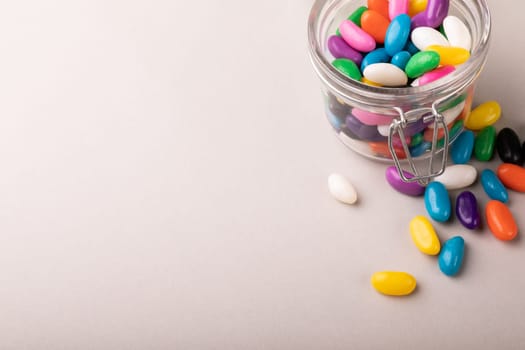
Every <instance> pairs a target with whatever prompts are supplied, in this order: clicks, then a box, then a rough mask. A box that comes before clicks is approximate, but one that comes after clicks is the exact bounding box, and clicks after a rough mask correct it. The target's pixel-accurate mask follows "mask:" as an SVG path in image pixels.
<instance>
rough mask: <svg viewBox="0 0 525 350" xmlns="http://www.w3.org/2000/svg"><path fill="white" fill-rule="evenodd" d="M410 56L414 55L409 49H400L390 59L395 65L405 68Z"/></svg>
mask: <svg viewBox="0 0 525 350" xmlns="http://www.w3.org/2000/svg"><path fill="white" fill-rule="evenodd" d="M410 57H412V55H411V54H410V52H408V51H400V52H398V53H396V54H395V55H394V57H392V60H390V63H392V64H393V65H396V66H398V67H399V69H401V70H405V67H406V66H407V63H408V61H409V60H410Z"/></svg>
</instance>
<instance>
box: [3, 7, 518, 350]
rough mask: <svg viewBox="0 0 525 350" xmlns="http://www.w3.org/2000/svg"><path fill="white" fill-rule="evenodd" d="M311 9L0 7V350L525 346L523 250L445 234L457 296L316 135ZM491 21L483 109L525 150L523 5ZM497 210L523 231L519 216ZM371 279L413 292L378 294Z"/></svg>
mask: <svg viewBox="0 0 525 350" xmlns="http://www.w3.org/2000/svg"><path fill="white" fill-rule="evenodd" d="M310 5H311V2H310V1H307V0H267V1H257V2H255V1H241V0H225V1H213V0H205V1H194V2H192V1H181V0H175V1H173V0H171V1H168V0H150V1H145V0H140V1H139V0H126V1H124V0H77V1H69V0H47V1H41V0H17V1H7V0H4V1H2V6H1V7H0V116H1V119H0V120H1V125H0V164H1V166H0V348H1V349H53V350H56V349H178V350H190V349H191V350H193V349H195V350H207V349H221V350H222V349H224V350H233V349H301V350H307V349H443V348H447V349H460V348H469V349H473V348H476V349H495V348H499V349H523V348H524V347H525V332H524V326H525V321H524V316H523V313H524V311H525V297H524V290H525V276H524V274H523V266H524V265H525V246H524V240H523V238H521V239H518V240H517V241H516V242H513V243H502V242H500V241H497V240H496V239H495V238H494V237H493V236H492V235H491V234H490V233H489V232H488V230H487V229H484V230H483V231H482V232H479V233H472V232H467V231H466V230H465V229H463V228H462V227H461V225H460V224H459V223H458V222H457V221H455V222H453V223H451V224H449V225H437V229H438V232H439V235H440V237H441V238H442V239H443V240H445V239H446V238H448V237H450V236H453V235H462V236H463V237H464V238H465V240H466V243H467V251H466V257H465V264H464V268H463V271H462V273H461V275H460V276H458V277H456V278H448V277H446V276H444V275H443V274H441V272H440V271H439V269H438V267H437V261H436V259H435V258H433V257H428V256H424V255H422V254H421V253H419V251H417V250H416V249H415V247H414V246H413V244H412V243H411V240H410V236H409V234H408V231H407V225H408V222H409V220H410V219H411V218H412V217H413V216H414V215H417V214H424V213H425V212H424V206H423V201H422V199H413V198H408V197H404V196H402V195H399V194H397V193H395V192H394V191H393V190H392V189H391V188H390V187H389V186H388V185H387V184H386V183H385V181H384V180H383V176H384V175H383V174H384V168H385V166H384V165H382V164H376V163H373V162H370V161H367V160H364V159H362V158H361V157H359V156H357V155H355V154H353V153H352V152H351V151H350V150H348V149H346V148H345V147H344V146H343V145H342V144H341V143H340V142H339V141H338V140H337V139H336V138H335V136H334V134H333V132H332V131H331V129H330V126H329V124H328V123H327V122H326V120H325V119H324V117H323V114H322V111H323V106H322V104H321V103H322V101H321V95H320V91H319V83H318V80H317V78H316V77H315V75H314V73H313V69H312V68H311V66H310V62H309V60H308V56H307V48H306V19H307V15H308V12H309V8H310ZM490 5H491V8H492V12H493V16H494V21H493V23H494V30H493V43H492V49H491V53H490V58H489V62H488V64H487V66H486V70H485V72H484V74H483V76H482V77H481V78H480V81H479V86H478V90H477V95H476V101H477V102H479V101H484V100H486V99H496V100H498V101H500V102H501V104H502V107H503V114H504V116H503V117H504V119H503V120H502V121H501V122H500V123H499V124H498V126H499V127H502V126H503V125H506V124H508V125H512V126H514V127H516V128H517V130H519V132H520V134H521V135H522V136H523V137H525V119H524V118H523V114H524V112H523V111H524V110H525V98H524V97H523V90H522V87H523V84H522V83H523V81H525V70H523V68H522V67H523V54H524V52H525V51H523V50H524V43H525V40H524V39H523V37H522V36H521V34H518V33H521V32H522V31H523V26H522V18H523V11H525V6H524V5H522V4H521V3H519V2H516V1H511V0H504V1H497V2H496V1H493V0H492V1H491V3H490ZM479 166H480V168H481V165H479ZM489 166H490V167H492V168H494V167H496V166H497V162H496V161H495V162H493V163H491V164H490V165H489ZM332 172H341V173H343V174H345V175H347V176H348V177H349V178H350V179H351V180H352V181H353V183H354V184H355V186H356V188H357V189H358V192H359V198H360V200H359V205H357V206H354V207H350V206H344V205H341V204H339V203H337V202H336V201H335V200H334V199H333V198H332V197H330V195H329V193H328V191H327V188H326V187H327V186H326V180H327V176H328V175H329V174H330V173H332ZM475 191H476V192H477V193H478V194H480V196H479V199H480V201H481V202H482V203H485V202H486V201H487V197H486V196H485V195H484V194H482V191H481V189H480V187H479V185H477V186H476V187H475ZM511 209H512V211H513V212H514V213H515V214H516V218H517V221H518V224H519V226H520V227H522V228H524V230H525V216H523V215H521V214H522V213H523V211H524V209H525V196H524V195H522V194H516V193H512V194H511ZM524 232H525V231H524ZM384 269H396V270H405V271H408V272H410V273H412V274H413V275H415V276H416V277H417V280H418V283H419V287H418V289H417V292H416V293H415V294H414V295H412V296H411V297H408V298H401V299H400V298H389V297H384V296H381V295H379V294H377V293H376V292H375V291H374V290H373V289H372V288H371V286H370V284H369V278H370V275H371V274H372V273H373V272H375V271H377V270H384Z"/></svg>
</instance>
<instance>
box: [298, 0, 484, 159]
mask: <svg viewBox="0 0 525 350" xmlns="http://www.w3.org/2000/svg"><path fill="white" fill-rule="evenodd" d="M308 29H309V44H310V55H311V59H312V62H313V65H314V68H315V70H316V72H317V74H318V76H319V78H320V79H321V83H322V84H321V85H322V90H323V93H324V96H325V112H326V115H327V117H328V120H329V121H330V124H331V125H332V127H333V128H334V130H335V131H336V132H337V134H338V136H339V138H340V139H341V140H342V141H343V142H344V143H345V144H346V145H347V146H349V147H350V148H352V149H353V150H355V151H357V152H358V153H360V154H362V155H364V156H367V157H370V158H373V159H378V160H392V159H394V160H396V159H406V158H409V159H410V160H411V159H416V160H417V159H425V158H428V157H429V156H430V155H431V154H435V153H439V152H440V151H443V150H444V149H445V148H447V147H448V144H449V143H450V142H452V141H453V140H454V139H455V137H456V136H457V135H459V134H460V132H461V130H462V129H463V122H462V121H463V120H464V119H465V118H466V117H467V116H468V114H469V113H470V110H471V105H472V99H473V93H474V83H475V80H476V78H477V77H478V75H479V74H480V72H481V70H482V68H483V65H484V63H485V61H486V57H487V52H488V41H489V35H490V15H489V12H488V8H487V4H486V3H485V1H476V2H473V1H465V0H460V1H448V0H428V1H421V0H418V1H414V0H390V1H388V0H369V1H355V0H354V1H352V0H346V1H345V0H317V1H316V2H315V3H314V5H313V8H312V12H311V15H310V19H309V28H308ZM408 116H410V117H408ZM437 120H439V121H440V122H441V123H440V124H437V123H436V121H437ZM394 126H395V132H393V133H392V128H393V127H394ZM443 153H445V152H443Z"/></svg>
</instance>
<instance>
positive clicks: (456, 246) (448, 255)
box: [438, 236, 465, 276]
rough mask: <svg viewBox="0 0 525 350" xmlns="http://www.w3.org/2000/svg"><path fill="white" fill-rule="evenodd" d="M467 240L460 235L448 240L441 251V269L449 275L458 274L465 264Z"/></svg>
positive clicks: (439, 260) (439, 259)
mask: <svg viewBox="0 0 525 350" xmlns="http://www.w3.org/2000/svg"><path fill="white" fill-rule="evenodd" d="M464 253H465V241H464V240H463V238H461V237H459V236H455V237H452V238H450V239H449V240H447V241H446V242H445V243H444V244H443V246H442V247H441V252H440V253H439V258H438V262H439V269H440V270H441V272H443V273H444V274H445V275H447V276H454V275H457V273H458V272H459V269H460V268H461V265H462V264H463V255H464Z"/></svg>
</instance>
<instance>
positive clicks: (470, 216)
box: [456, 191, 481, 230]
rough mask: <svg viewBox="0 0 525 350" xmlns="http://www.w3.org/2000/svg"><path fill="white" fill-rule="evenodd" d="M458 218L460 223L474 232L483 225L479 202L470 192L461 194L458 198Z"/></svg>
mask: <svg viewBox="0 0 525 350" xmlns="http://www.w3.org/2000/svg"><path fill="white" fill-rule="evenodd" d="M456 216H457V217H458V219H459V222H461V224H462V225H463V226H465V227H466V228H468V229H469V230H474V229H476V228H478V227H479V225H480V224H481V217H480V214H479V211H478V201H477V200H476V196H474V193H472V192H470V191H464V192H461V193H460V194H459V195H458V197H457V198H456Z"/></svg>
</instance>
